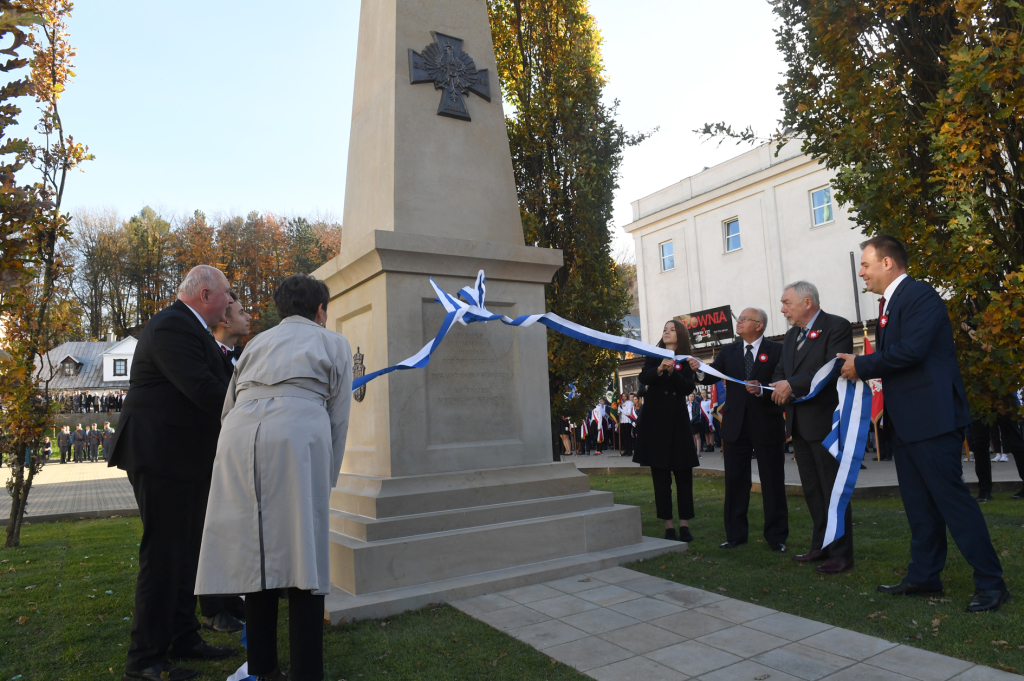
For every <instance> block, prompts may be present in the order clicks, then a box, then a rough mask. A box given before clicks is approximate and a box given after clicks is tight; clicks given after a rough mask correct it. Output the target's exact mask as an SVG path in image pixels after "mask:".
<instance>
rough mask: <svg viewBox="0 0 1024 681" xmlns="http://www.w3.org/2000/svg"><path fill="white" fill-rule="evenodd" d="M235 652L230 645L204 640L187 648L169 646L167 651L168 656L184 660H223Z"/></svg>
mask: <svg viewBox="0 0 1024 681" xmlns="http://www.w3.org/2000/svg"><path fill="white" fill-rule="evenodd" d="M236 654H237V653H236V651H235V649H234V648H232V647H231V646H211V645H210V644H209V643H207V642H206V641H200V642H199V643H197V644H196V645H194V646H192V647H191V648H189V649H188V650H181V649H180V648H171V649H170V650H169V651H168V653H167V655H168V657H177V658H183V659H186V660H223V659H224V658H227V657H233V656H234V655H236Z"/></svg>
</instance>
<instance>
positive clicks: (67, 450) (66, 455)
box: [60, 445, 71, 463]
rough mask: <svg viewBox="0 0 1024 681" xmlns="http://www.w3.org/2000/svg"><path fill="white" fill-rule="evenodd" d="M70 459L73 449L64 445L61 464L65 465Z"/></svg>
mask: <svg viewBox="0 0 1024 681" xmlns="http://www.w3.org/2000/svg"><path fill="white" fill-rule="evenodd" d="M70 458H71V448H70V447H68V446H67V445H64V446H63V447H61V448H60V462H61V463H65V462H66V461H67V460H68V459H70Z"/></svg>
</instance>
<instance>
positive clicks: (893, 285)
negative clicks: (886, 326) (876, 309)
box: [882, 272, 907, 315]
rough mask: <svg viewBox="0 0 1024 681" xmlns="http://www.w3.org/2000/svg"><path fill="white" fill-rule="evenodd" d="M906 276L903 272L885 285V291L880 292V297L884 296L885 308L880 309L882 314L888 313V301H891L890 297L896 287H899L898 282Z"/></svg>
mask: <svg viewBox="0 0 1024 681" xmlns="http://www.w3.org/2000/svg"><path fill="white" fill-rule="evenodd" d="M906 278H907V273H906V272H904V273H903V274H901V275H900V276H898V277H896V278H895V279H893V280H892V283H891V284H889V285H888V286H886V287H885V293H883V294H882V297H883V298H885V310H883V311H882V314H884V315H885V314H889V303H890V302H891V301H892V297H893V295H894V294H895V293H896V288H897V287H899V285H900V282H901V281H903V280H904V279H906Z"/></svg>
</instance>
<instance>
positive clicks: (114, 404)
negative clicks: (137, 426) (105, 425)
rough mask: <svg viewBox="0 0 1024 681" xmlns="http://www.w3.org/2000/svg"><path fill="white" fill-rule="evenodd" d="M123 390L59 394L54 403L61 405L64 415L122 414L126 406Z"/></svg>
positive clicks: (61, 411)
mask: <svg viewBox="0 0 1024 681" xmlns="http://www.w3.org/2000/svg"><path fill="white" fill-rule="evenodd" d="M124 396H125V392H124V391H123V390H107V391H104V392H90V391H86V390H80V391H77V392H59V393H57V394H56V395H55V396H54V401H55V402H57V403H58V404H60V413H62V414H96V413H100V412H106V413H108V414H109V413H112V412H120V411H121V407H122V406H123V405H124Z"/></svg>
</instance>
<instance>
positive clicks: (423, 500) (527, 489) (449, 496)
mask: <svg viewBox="0 0 1024 681" xmlns="http://www.w3.org/2000/svg"><path fill="white" fill-rule="evenodd" d="M588 491H590V478H589V477H588V476H587V475H585V474H583V473H580V472H579V471H578V470H577V469H576V466H574V465H573V464H571V463H544V464H531V465H525V466H505V467H501V468H489V469H482V470H473V471H459V472H457V473H435V474H430V475H413V476H405V477H395V478H384V477H376V476H369V475H354V474H345V473H342V474H341V475H340V476H339V477H338V484H337V485H336V486H335V488H334V489H333V490H331V508H332V509H335V510H338V511H343V512H345V513H351V514H353V515H360V516H364V517H367V518H396V517H401V516H408V515H418V514H422V513H435V512H439V511H451V510H454V509H470V508H480V507H484V506H490V505H492V504H504V503H511V502H516V501H527V500H530V499H545V498H551V497H561V496H565V495H569V494H586V493H587V492H588Z"/></svg>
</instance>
